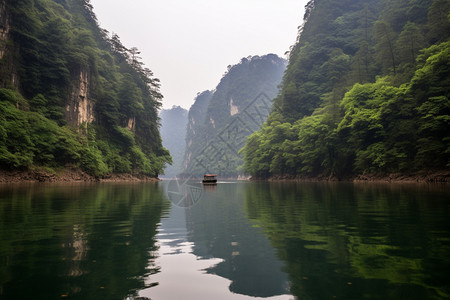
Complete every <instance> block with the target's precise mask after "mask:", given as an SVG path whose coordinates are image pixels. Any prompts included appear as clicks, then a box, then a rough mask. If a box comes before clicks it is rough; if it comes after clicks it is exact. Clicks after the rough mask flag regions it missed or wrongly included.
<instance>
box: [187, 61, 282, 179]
mask: <svg viewBox="0 0 450 300" xmlns="http://www.w3.org/2000/svg"><path fill="white" fill-rule="evenodd" d="M285 68H286V62H285V60H284V59H282V58H280V57H278V56H277V55H274V54H268V55H265V56H261V57H260V56H253V57H247V58H243V59H241V61H240V62H239V64H236V65H234V66H228V70H227V72H226V73H225V75H224V76H223V77H222V79H221V81H220V83H219V85H218V86H217V88H216V89H215V90H214V92H209V91H206V92H203V93H201V94H199V95H198V96H197V99H196V102H195V104H194V105H193V106H192V107H191V110H190V112H189V121H188V132H187V135H186V155H185V173H186V174H189V175H194V176H198V175H203V174H204V173H205V172H206V173H217V174H220V175H221V176H229V177H236V176H237V175H238V173H239V171H238V168H239V167H240V166H241V165H242V158H241V156H240V154H239V153H238V151H239V149H240V148H242V147H243V146H244V144H245V140H246V138H247V137H248V136H249V135H250V134H251V133H253V132H254V131H255V130H257V129H259V128H260V126H261V124H262V123H263V122H264V121H265V120H266V119H267V116H268V115H269V113H270V107H271V105H272V99H273V98H274V97H275V96H276V94H277V93H278V85H279V83H280V81H281V77H282V76H283V73H284V71H285Z"/></svg>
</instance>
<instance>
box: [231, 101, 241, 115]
mask: <svg viewBox="0 0 450 300" xmlns="http://www.w3.org/2000/svg"><path fill="white" fill-rule="evenodd" d="M238 113H239V107H238V106H237V105H234V103H233V98H230V115H231V116H234V115H235V114H238Z"/></svg>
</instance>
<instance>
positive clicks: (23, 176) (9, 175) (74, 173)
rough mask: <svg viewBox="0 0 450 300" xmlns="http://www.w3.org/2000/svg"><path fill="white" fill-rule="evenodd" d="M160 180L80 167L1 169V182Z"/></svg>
mask: <svg viewBox="0 0 450 300" xmlns="http://www.w3.org/2000/svg"><path fill="white" fill-rule="evenodd" d="M139 181H145V182H148V181H159V179H158V178H155V177H150V176H147V175H132V174H111V175H108V176H103V177H95V176H92V175H89V174H87V173H85V172H83V171H81V170H79V169H62V170H58V171H54V172H51V171H47V170H43V169H36V170H26V171H4V170H0V184H1V183H21V182H24V183H25V182H27V183H30V182H139Z"/></svg>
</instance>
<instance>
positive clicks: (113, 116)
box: [0, 0, 170, 176]
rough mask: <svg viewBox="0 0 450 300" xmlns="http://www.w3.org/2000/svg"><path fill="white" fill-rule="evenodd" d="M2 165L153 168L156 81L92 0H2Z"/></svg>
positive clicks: (101, 170) (157, 146)
mask: <svg viewBox="0 0 450 300" xmlns="http://www.w3.org/2000/svg"><path fill="white" fill-rule="evenodd" d="M0 17H1V20H0V59H1V61H0V87H1V89H0V166H1V168H2V169H9V170H13V169H21V170H24V169H25V170H26V169H34V168H42V167H43V168H46V169H50V168H53V169H59V168H63V167H72V168H81V169H83V170H84V171H86V172H88V173H90V174H92V175H95V176H104V175H107V174H110V173H134V174H146V175H150V176H157V175H158V173H160V172H161V171H162V168H163V165H164V163H165V162H168V161H170V156H169V153H168V151H167V150H166V149H164V148H163V147H162V144H161V137H160V134H159V131H158V126H159V125H158V114H157V110H158V108H159V107H160V105H161V104H160V101H161V98H162V96H161V95H160V93H159V92H158V88H159V83H158V82H159V81H158V80H157V79H155V78H153V74H152V72H151V71H150V70H149V69H147V68H145V66H144V65H143V63H142V62H141V61H140V57H139V56H138V54H139V51H138V50H137V49H136V48H131V49H128V48H126V47H125V46H123V45H122V44H121V42H120V39H119V37H118V36H117V35H112V36H111V35H109V33H108V32H107V31H106V30H104V29H101V28H99V26H98V24H97V20H96V17H95V14H94V12H93V8H92V6H91V5H90V3H89V0H82V1H77V0H3V1H1V2H0Z"/></svg>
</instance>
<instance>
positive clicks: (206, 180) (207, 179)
mask: <svg viewBox="0 0 450 300" xmlns="http://www.w3.org/2000/svg"><path fill="white" fill-rule="evenodd" d="M216 183H217V175H215V174H205V176H203V184H216Z"/></svg>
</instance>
